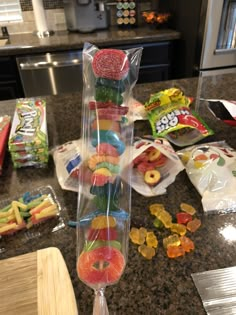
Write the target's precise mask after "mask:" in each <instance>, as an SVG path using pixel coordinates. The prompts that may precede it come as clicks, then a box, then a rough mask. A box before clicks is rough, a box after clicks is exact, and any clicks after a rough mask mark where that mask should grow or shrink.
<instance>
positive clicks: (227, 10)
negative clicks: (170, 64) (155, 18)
mask: <svg viewBox="0 0 236 315" xmlns="http://www.w3.org/2000/svg"><path fill="white" fill-rule="evenodd" d="M159 9H160V10H162V11H166V10H167V11H168V12H171V13H172V22H171V23H172V25H171V27H173V28H174V29H176V30H178V31H180V32H181V34H182V38H181V40H180V41H179V43H178V46H177V47H176V51H175V54H176V55H175V57H176V74H177V77H179V78H183V77H191V76H194V75H199V74H201V75H208V74H220V73H227V72H236V45H235V40H233V39H235V36H236V27H235V25H236V0H188V1H186V0H159Z"/></svg>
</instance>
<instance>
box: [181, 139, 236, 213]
mask: <svg viewBox="0 0 236 315" xmlns="http://www.w3.org/2000/svg"><path fill="white" fill-rule="evenodd" d="M177 154H178V155H179V157H180V158H181V160H182V162H183V163H184V165H185V169H186V172H187V174H188V176H189V179H190V180H191V182H192V183H193V185H194V186H195V188H196V189H197V190H198V192H199V194H200V195H201V196H202V205H203V209H204V211H206V212H208V213H209V212H211V213H212V212H229V211H236V194H235V187H236V152H235V150H233V149H232V148H231V147H230V146H229V145H228V144H227V143H226V142H225V141H221V142H211V143H206V144H201V145H195V146H191V147H189V148H186V149H183V150H180V151H178V152H177Z"/></svg>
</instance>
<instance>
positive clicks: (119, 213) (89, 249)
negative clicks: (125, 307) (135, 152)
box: [77, 44, 142, 314]
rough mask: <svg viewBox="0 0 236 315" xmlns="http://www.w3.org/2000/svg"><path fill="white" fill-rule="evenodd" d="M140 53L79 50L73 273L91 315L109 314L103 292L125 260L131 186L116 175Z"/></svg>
mask: <svg viewBox="0 0 236 315" xmlns="http://www.w3.org/2000/svg"><path fill="white" fill-rule="evenodd" d="M141 52H142V49H140V48H139V49H133V50H127V51H121V50H115V49H102V50H99V49H98V48H97V47H95V46H93V45H90V44H87V45H85V47H84V50H83V67H84V87H83V121H82V137H83V145H82V160H83V164H82V166H81V168H80V185H79V200H78V228H77V273H78V276H79V278H80V280H81V281H83V282H84V283H85V284H86V285H88V286H89V287H91V288H93V289H94V290H95V301H94V314H95V313H96V314H108V310H107V306H106V300H105V297H104V289H105V287H106V286H108V285H113V284H115V283H116V282H117V281H119V279H120V277H121V275H122V273H123V271H124V268H125V265H126V260H127V250H128V233H129V224H130V208H131V188H130V185H129V184H130V183H127V182H124V181H123V180H122V176H121V175H122V172H124V168H125V162H126V161H127V159H128V154H129V149H128V148H130V147H131V144H132V136H133V124H132V120H131V119H130V112H131V111H130V110H129V99H130V96H131V92H132V89H133V87H134V85H135V83H136V80H137V77H138V71H139V64H140V58H141ZM125 172H126V173H127V172H130V168H126V170H125ZM126 178H129V176H127V174H126Z"/></svg>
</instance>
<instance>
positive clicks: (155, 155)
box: [148, 149, 161, 162]
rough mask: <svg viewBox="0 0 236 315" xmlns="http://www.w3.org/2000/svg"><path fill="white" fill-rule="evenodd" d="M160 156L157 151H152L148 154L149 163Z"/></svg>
mask: <svg viewBox="0 0 236 315" xmlns="http://www.w3.org/2000/svg"><path fill="white" fill-rule="evenodd" d="M160 154H161V152H160V151H159V150H157V149H153V150H152V151H150V152H149V154H148V160H149V161H150V162H153V161H155V160H157V159H158V158H159V157H160Z"/></svg>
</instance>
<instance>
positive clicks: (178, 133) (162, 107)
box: [145, 88, 213, 147]
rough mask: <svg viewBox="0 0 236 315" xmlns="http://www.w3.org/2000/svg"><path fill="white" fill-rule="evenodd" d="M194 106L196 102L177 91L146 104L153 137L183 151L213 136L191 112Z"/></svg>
mask: <svg viewBox="0 0 236 315" xmlns="http://www.w3.org/2000/svg"><path fill="white" fill-rule="evenodd" d="M191 102H192V99H191V98H189V97H186V96H185V95H184V93H183V91H181V90H180V89H177V88H171V89H168V90H164V91H160V92H158V93H155V94H153V95H151V96H150V99H149V100H148V101H147V102H146V103H145V109H146V111H147V113H148V119H149V122H150V124H151V127H152V133H153V136H154V137H155V138H157V137H165V138H166V139H167V140H169V141H170V142H172V143H173V144H175V145H177V146H180V147H182V146H187V145H191V144H194V143H196V142H198V141H200V140H202V139H203V138H206V137H207V136H209V135H212V134H213V131H212V130H211V129H210V128H209V127H208V126H207V125H206V123H205V122H204V121H203V120H202V119H201V118H200V117H199V116H198V115H197V113H195V112H194V111H193V110H191V109H190V104H191Z"/></svg>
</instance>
